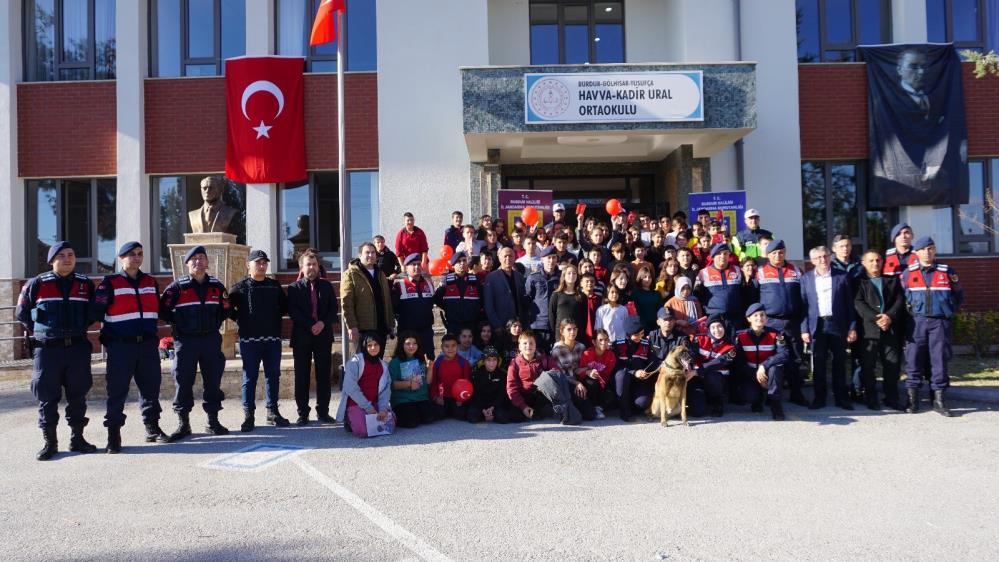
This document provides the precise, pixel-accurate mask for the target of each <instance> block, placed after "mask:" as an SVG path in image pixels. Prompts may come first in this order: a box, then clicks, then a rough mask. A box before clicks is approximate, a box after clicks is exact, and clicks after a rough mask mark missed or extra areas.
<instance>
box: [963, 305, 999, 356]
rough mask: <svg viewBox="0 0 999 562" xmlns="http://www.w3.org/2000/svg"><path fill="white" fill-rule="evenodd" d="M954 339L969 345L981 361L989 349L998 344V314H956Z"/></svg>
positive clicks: (991, 312)
mask: <svg viewBox="0 0 999 562" xmlns="http://www.w3.org/2000/svg"><path fill="white" fill-rule="evenodd" d="M954 339H955V341H956V342H957V343H961V344H964V345H970V346H971V349H972V350H974V352H975V357H977V358H979V359H981V358H982V357H984V356H985V355H987V354H988V352H989V347H991V346H992V345H993V344H995V343H997V342H999V312H994V311H990V312H958V313H957V317H955V318H954Z"/></svg>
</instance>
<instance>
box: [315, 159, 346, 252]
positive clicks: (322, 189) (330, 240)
mask: <svg viewBox="0 0 999 562" xmlns="http://www.w3.org/2000/svg"><path fill="white" fill-rule="evenodd" d="M312 184H313V186H314V188H315V190H316V195H315V200H316V208H315V211H314V213H313V216H314V217H316V229H315V231H316V237H315V241H316V245H315V248H316V249H317V250H319V255H320V257H322V259H323V264H324V265H325V266H326V267H327V268H333V267H334V266H336V265H338V262H337V259H336V257H337V256H338V255H339V251H340V193H339V191H338V188H337V186H338V182H337V173H336V172H323V173H318V174H314V175H313V178H312Z"/></svg>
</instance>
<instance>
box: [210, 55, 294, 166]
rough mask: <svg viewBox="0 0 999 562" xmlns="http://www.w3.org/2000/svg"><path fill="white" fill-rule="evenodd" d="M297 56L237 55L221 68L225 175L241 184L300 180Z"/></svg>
mask: <svg viewBox="0 0 999 562" xmlns="http://www.w3.org/2000/svg"><path fill="white" fill-rule="evenodd" d="M304 68H305V61H304V59H303V58H302V57H239V58H234V59H227V60H226V65H225V102H226V114H227V116H228V140H227V142H226V151H225V175H226V176H227V177H228V178H229V179H231V180H233V181H237V182H241V183H280V182H290V181H296V180H301V179H305V178H306V177H307V174H306V171H305V103H304V99H305V80H304V78H303V77H302V71H303V69H304Z"/></svg>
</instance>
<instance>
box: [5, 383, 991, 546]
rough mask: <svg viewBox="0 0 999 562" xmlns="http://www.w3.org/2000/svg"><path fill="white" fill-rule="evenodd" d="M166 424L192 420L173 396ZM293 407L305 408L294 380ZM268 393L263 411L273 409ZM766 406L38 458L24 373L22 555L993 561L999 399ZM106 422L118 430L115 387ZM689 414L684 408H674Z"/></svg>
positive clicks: (137, 439)
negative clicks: (297, 401) (113, 413)
mask: <svg viewBox="0 0 999 562" xmlns="http://www.w3.org/2000/svg"><path fill="white" fill-rule="evenodd" d="M163 407H164V410H165V412H164V417H163V426H164V429H165V430H167V431H168V432H169V431H170V430H171V429H172V428H173V426H174V424H175V417H174V416H173V414H172V413H170V412H169V400H168V399H167V397H164V400H163ZM283 410H284V412H285V415H286V416H287V415H289V414H291V413H293V411H294V407H293V403H292V402H291V401H284V408H283ZM260 411H262V410H260ZM787 411H788V414H789V420H788V421H786V422H772V421H770V419H769V415H756V414H751V413H749V411H748V407H740V408H729V410H728V411H727V412H726V415H725V417H723V418H720V419H694V420H691V424H690V426H689V427H683V426H679V425H675V426H672V427H669V428H662V427H660V426H659V424H658V423H651V422H645V421H641V422H633V423H623V422H621V421H619V420H616V419H607V420H603V421H598V422H593V423H587V424H584V425H582V426H577V427H566V426H561V425H558V424H557V423H554V422H541V423H529V424H518V425H507V426H499V425H490V424H480V425H472V424H468V423H464V422H457V421H445V422H440V423H437V424H433V425H430V426H426V427H423V428H418V429H414V430H399V432H397V433H396V434H395V435H393V436H388V437H379V438H372V439H358V438H356V437H353V436H351V435H348V434H347V433H346V432H345V431H344V430H343V429H342V427H341V426H340V425H337V426H335V427H331V426H319V425H317V424H316V423H315V422H313V424H312V425H310V426H308V427H304V428H299V427H291V428H287V429H284V428H282V429H277V428H272V427H261V428H258V430H257V431H255V432H253V433H250V434H242V433H239V432H238V426H239V423H240V421H241V415H242V412H241V409H240V406H239V404H238V402H237V400H235V399H234V398H230V399H228V400H227V401H226V403H225V410H223V412H222V416H221V419H222V421H223V423H225V424H226V425H228V426H229V427H230V429H233V430H237V431H234V432H233V433H232V434H231V435H229V436H225V437H208V436H205V435H204V433H199V432H202V431H203V427H202V426H203V425H204V420H205V417H204V413H203V412H202V411H201V410H200V408H196V409H195V411H194V413H193V414H192V422H193V424H194V428H195V432H196V434H195V436H194V437H193V438H191V439H188V440H185V441H183V442H181V443H177V444H146V443H144V442H142V435H143V431H142V424H141V421H140V419H139V415H138V409H137V406H136V404H135V401H134V398H133V399H132V400H131V401H130V403H129V405H128V408H127V409H126V413H127V414H128V415H129V418H128V422H127V424H126V427H125V430H124V434H123V435H124V444H125V448H124V451H123V452H122V454H120V455H107V454H104V453H103V452H100V453H95V454H88V455H79V454H75V453H68V452H66V449H67V447H68V443H69V430H68V428H67V427H66V426H65V424H64V423H63V424H62V425H61V426H60V428H59V439H60V450H61V452H60V454H59V455H58V456H57V457H56V458H55V459H53V460H52V461H49V462H38V461H35V460H34V454H35V451H36V450H37V449H38V448H39V446H40V444H41V433H40V430H39V429H38V428H37V425H36V410H35V407H34V404H33V403H32V401H31V396H30V394H29V392H28V390H27V388H25V387H24V383H23V382H16V381H7V382H2V383H0V443H2V444H3V448H2V451H3V454H2V456H0V486H2V488H0V497H3V502H2V503H0V525H2V529H3V531H4V532H3V534H2V536H0V558H2V559H6V560H140V559H141V560H184V561H186V560H190V561H202V560H302V559H309V560H350V561H355V560H361V561H363V560H388V561H399V560H455V561H458V560H708V561H714V560H823V561H825V560H899V559H905V560H995V559H999V543H997V541H996V540H995V539H996V537H997V536H999V519H997V518H996V516H995V515H996V513H997V506H999V478H997V476H999V463H997V459H999V439H997V431H996V428H997V426H999V409H997V407H996V406H992V405H988V404H983V403H975V402H958V403H955V404H954V411H955V413H956V414H957V417H955V418H952V419H945V418H943V417H941V416H939V415H937V414H935V413H932V412H924V413H921V414H918V415H906V414H900V413H894V412H892V413H888V412H883V413H871V412H869V411H867V410H866V409H858V410H856V411H853V412H845V411H843V410H839V409H834V408H827V409H824V410H819V411H809V410H807V409H803V408H799V407H796V406H793V405H789V406H787ZM89 415H90V418H91V423H90V426H89V427H88V430H87V437H88V439H89V440H90V441H91V442H93V443H95V444H96V445H98V446H100V447H103V446H104V444H105V440H106V433H105V430H104V428H103V427H102V426H101V418H102V416H103V403H102V402H101V401H100V400H93V401H91V402H90V412H89ZM674 423H678V422H674Z"/></svg>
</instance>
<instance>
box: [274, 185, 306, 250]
mask: <svg viewBox="0 0 999 562" xmlns="http://www.w3.org/2000/svg"><path fill="white" fill-rule="evenodd" d="M310 192H311V190H310V187H309V183H308V182H305V183H302V184H297V185H286V186H284V187H282V188H281V209H280V221H281V223H280V225H279V227H280V229H281V230H280V232H279V235H280V237H281V267H282V269H289V270H294V269H298V256H300V255H302V252H304V251H305V250H306V248H309V247H311V246H312V228H311V224H310V221H309V207H310V205H311V201H310Z"/></svg>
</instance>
